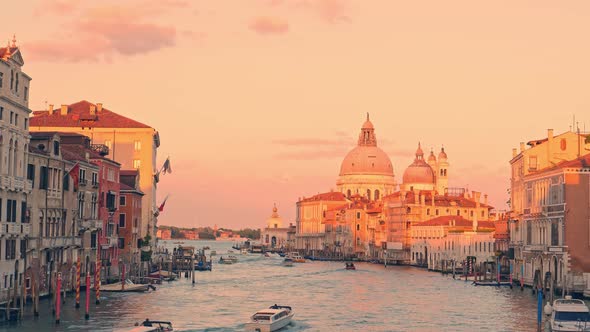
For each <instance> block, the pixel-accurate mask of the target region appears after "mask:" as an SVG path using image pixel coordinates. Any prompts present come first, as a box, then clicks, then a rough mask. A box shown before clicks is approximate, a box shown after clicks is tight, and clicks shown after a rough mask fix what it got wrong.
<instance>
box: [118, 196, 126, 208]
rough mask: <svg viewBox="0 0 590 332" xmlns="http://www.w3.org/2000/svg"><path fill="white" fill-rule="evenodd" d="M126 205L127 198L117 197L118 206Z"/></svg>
mask: <svg viewBox="0 0 590 332" xmlns="http://www.w3.org/2000/svg"><path fill="white" fill-rule="evenodd" d="M125 205H127V197H125V196H123V195H121V197H119V206H125Z"/></svg>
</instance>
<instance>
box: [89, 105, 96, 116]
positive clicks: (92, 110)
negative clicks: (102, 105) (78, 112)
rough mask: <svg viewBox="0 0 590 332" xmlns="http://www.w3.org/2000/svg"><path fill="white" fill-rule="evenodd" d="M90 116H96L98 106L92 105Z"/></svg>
mask: <svg viewBox="0 0 590 332" xmlns="http://www.w3.org/2000/svg"><path fill="white" fill-rule="evenodd" d="M90 115H96V106H94V105H92V104H90Z"/></svg>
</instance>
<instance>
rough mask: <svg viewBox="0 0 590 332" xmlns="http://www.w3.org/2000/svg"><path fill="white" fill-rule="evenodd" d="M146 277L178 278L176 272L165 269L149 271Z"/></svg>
mask: <svg viewBox="0 0 590 332" xmlns="http://www.w3.org/2000/svg"><path fill="white" fill-rule="evenodd" d="M148 277H150V278H155V279H160V278H161V279H162V280H166V281H172V280H175V279H176V278H178V275H177V274H176V273H173V272H169V271H166V270H158V271H155V272H152V273H150V274H149V275H148Z"/></svg>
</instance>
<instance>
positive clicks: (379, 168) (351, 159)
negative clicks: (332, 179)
mask: <svg viewBox="0 0 590 332" xmlns="http://www.w3.org/2000/svg"><path fill="white" fill-rule="evenodd" d="M363 174H375V175H388V176H393V166H391V160H390V159H389V157H388V156H387V154H386V153H385V152H383V150H381V149H380V148H378V147H377V146H362V145H359V146H357V147H355V148H354V149H352V150H351V151H350V152H349V153H348V154H347V155H346V157H344V160H343V161H342V165H341V166H340V176H342V175H363Z"/></svg>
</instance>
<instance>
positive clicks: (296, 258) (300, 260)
mask: <svg viewBox="0 0 590 332" xmlns="http://www.w3.org/2000/svg"><path fill="white" fill-rule="evenodd" d="M289 258H291V259H292V260H293V262H294V263H305V258H303V257H301V255H299V253H298V252H291V253H289Z"/></svg>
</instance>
